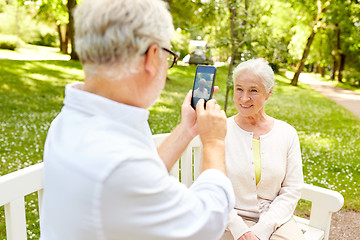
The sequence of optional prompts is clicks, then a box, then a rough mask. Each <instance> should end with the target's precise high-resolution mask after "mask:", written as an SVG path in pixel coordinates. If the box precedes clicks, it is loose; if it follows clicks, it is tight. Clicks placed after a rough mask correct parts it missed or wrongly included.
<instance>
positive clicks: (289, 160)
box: [226, 117, 303, 240]
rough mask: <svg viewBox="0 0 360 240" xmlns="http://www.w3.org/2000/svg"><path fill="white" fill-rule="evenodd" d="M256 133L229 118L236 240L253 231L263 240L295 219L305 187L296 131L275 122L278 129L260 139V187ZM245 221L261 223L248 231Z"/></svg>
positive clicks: (232, 223)
mask: <svg viewBox="0 0 360 240" xmlns="http://www.w3.org/2000/svg"><path fill="white" fill-rule="evenodd" d="M252 139H253V133H251V132H246V131H244V130H243V129H241V128H240V127H239V126H238V125H237V124H236V122H235V120H234V117H230V118H228V121H227V135H226V169H227V173H228V176H229V178H230V180H231V182H232V184H233V187H234V192H235V199H236V200H235V208H234V210H233V211H231V213H230V214H229V223H228V229H229V230H230V231H231V233H232V235H233V236H234V238H235V239H238V238H239V237H240V236H241V235H243V234H244V233H246V232H248V231H252V232H253V233H254V234H255V235H256V236H257V237H258V238H259V239H261V240H265V239H269V237H270V235H271V234H272V233H273V232H274V231H275V230H276V229H277V228H278V227H279V226H281V225H282V224H284V223H286V222H287V221H288V220H290V218H291V217H292V215H293V212H294V210H295V208H296V205H297V202H298V200H299V199H300V195H301V188H302V185H303V173H302V163H301V151H300V143H299V138H298V135H297V132H296V130H295V129H294V128H293V127H292V126H290V125H289V124H287V123H285V122H283V121H280V120H277V119H274V126H273V128H272V129H271V130H270V132H268V133H267V134H265V135H262V136H260V154H261V179H260V182H259V183H258V184H257V185H256V179H255V164H254V154H253V144H252ZM243 218H250V219H254V220H256V221H257V220H258V223H257V224H256V225H255V226H253V227H251V228H248V227H247V225H246V224H245V223H244V221H243Z"/></svg>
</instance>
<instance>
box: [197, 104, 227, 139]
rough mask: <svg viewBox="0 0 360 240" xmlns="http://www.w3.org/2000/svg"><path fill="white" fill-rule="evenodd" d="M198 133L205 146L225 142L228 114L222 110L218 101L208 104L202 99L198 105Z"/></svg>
mask: <svg viewBox="0 0 360 240" xmlns="http://www.w3.org/2000/svg"><path fill="white" fill-rule="evenodd" d="M196 113H197V114H196V115H197V125H198V132H199V134H200V138H201V141H202V143H203V144H206V143H207V142H213V141H224V140H225V136H226V114H225V112H224V111H223V110H221V109H220V106H219V105H218V104H217V103H216V100H214V99H211V100H209V101H207V103H206V109H205V108H204V100H203V99H200V100H199V102H198V103H197V105H196Z"/></svg>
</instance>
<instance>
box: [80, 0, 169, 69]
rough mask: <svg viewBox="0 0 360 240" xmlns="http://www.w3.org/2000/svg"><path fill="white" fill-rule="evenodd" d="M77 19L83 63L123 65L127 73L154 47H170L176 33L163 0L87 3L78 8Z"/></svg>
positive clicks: (94, 0) (92, 1)
mask: <svg viewBox="0 0 360 240" xmlns="http://www.w3.org/2000/svg"><path fill="white" fill-rule="evenodd" d="M74 20H75V45H76V52H77V54H78V55H79V58H80V61H81V62H82V64H83V65H87V64H89V65H104V66H106V65H112V64H114V63H120V64H121V66H122V68H123V70H124V71H125V70H130V71H131V70H134V69H133V68H134V67H135V63H137V61H138V59H139V57H140V56H141V55H142V54H144V53H145V52H146V51H147V49H148V47H149V46H150V45H151V44H158V45H159V46H161V47H167V46H169V45H170V39H171V36H172V34H173V32H174V27H173V22H172V18H171V15H170V12H169V10H168V6H167V4H166V3H165V2H163V1H162V0H85V1H84V2H83V3H81V4H80V5H79V6H77V8H76V9H75V12H74ZM93 70H94V69H93Z"/></svg>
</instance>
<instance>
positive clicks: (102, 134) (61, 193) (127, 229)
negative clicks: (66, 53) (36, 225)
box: [40, 83, 234, 240]
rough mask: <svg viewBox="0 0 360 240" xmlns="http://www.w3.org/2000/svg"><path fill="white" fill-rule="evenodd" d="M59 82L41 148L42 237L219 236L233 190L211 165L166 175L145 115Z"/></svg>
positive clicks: (53, 239)
mask: <svg viewBox="0 0 360 240" xmlns="http://www.w3.org/2000/svg"><path fill="white" fill-rule="evenodd" d="M78 84H80V83H77V84H69V85H67V86H66V92H65V100H64V104H65V106H64V107H63V109H62V111H61V113H60V114H59V115H58V116H57V118H56V119H55V120H54V121H53V123H52V124H51V127H50V129H49V133H48V136H47V139H46V143H45V150H44V163H45V167H44V198H43V206H42V209H41V216H40V224H41V239H42V240H57V239H59V240H65V239H66V240H72V239H74V240H82V239H83V240H95V239H102V240H105V239H106V240H108V239H109V240H110V239H124V240H136V239H141V240H144V239H149V240H150V239H153V240H162V239H194V240H201V239H206V240H208V239H214V240H215V239H219V238H220V236H221V235H222V233H223V231H224V230H225V227H226V221H227V216H228V212H229V211H230V210H231V209H232V208H233V204H234V195H233V190H232V185H231V182H230V180H229V179H228V178H227V177H226V176H225V175H224V174H223V173H222V172H220V171H218V170H214V169H211V170H207V171H204V172H203V173H202V174H201V175H200V176H199V178H198V179H197V180H196V181H195V183H194V184H193V185H192V186H191V187H190V189H188V188H186V187H185V186H184V185H183V184H181V183H179V182H178V181H177V179H175V178H174V177H171V176H169V174H168V172H167V169H166V167H165V165H164V163H163V162H162V160H161V159H160V157H159V155H158V153H157V149H156V147H155V145H154V142H153V140H152V135H151V131H150V128H149V126H148V123H147V119H148V115H149V112H148V110H145V109H140V108H136V107H131V106H127V105H124V104H120V103H118V102H114V101H111V100H109V99H107V98H103V97H101V96H98V95H95V94H91V93H89V92H85V91H81V90H79V89H77V87H76V86H77V85H78Z"/></svg>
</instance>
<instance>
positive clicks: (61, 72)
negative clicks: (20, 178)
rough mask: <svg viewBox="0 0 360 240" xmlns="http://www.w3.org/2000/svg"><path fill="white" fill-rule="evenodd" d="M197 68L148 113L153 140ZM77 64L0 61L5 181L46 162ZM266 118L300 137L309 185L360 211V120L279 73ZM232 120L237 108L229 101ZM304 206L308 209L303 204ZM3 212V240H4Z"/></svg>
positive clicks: (222, 72)
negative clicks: (50, 136)
mask: <svg viewBox="0 0 360 240" xmlns="http://www.w3.org/2000/svg"><path fill="white" fill-rule="evenodd" d="M194 74H195V67H194V66H176V67H174V68H173V69H171V70H169V79H168V80H167V83H166V86H165V89H164V91H163V93H162V94H161V96H160V98H159V100H158V102H157V103H156V104H155V105H154V106H153V107H152V108H151V109H150V119H149V123H150V126H151V129H152V131H153V133H154V134H157V133H166V132H170V131H171V130H172V129H173V128H174V126H175V125H176V124H178V123H179V121H180V108H181V104H182V101H183V99H184V97H185V95H186V93H187V92H188V90H189V89H191V87H192V83H193V79H194ZM82 79H83V73H82V70H81V65H80V64H79V62H74V61H20V60H4V59H3V60H0V143H1V147H0V161H1V162H0V175H4V174H6V173H10V172H13V171H16V170H18V169H20V168H24V167H26V166H29V165H32V164H36V163H38V162H41V161H42V153H43V145H44V141H45V137H46V133H47V130H48V128H49V126H50V123H51V121H52V119H53V118H54V117H55V116H56V115H57V114H58V113H59V111H60V110H61V107H62V100H63V97H64V86H65V85H66V84H67V83H69V82H73V81H82ZM226 79H227V68H226V67H221V68H218V71H217V76H216V84H217V85H218V86H219V87H220V90H219V92H218V93H216V94H215V96H214V98H215V99H217V101H218V102H219V103H220V105H222V106H223V105H224V98H225V97H224V96H225V90H226ZM276 79H277V85H276V87H275V89H274V92H273V95H272V96H271V97H270V99H269V101H268V102H267V105H266V112H267V113H268V114H269V115H270V116H273V117H275V118H278V119H281V120H284V121H286V122H288V123H289V124H291V125H292V126H294V127H295V128H296V129H297V131H298V133H299V137H300V142H301V147H302V154H303V164H304V167H303V169H304V176H305V182H307V183H311V184H314V185H318V186H322V187H326V188H330V189H333V190H336V191H339V192H341V193H342V194H343V196H344V197H345V208H346V209H348V210H350V209H353V210H357V211H359V210H360V199H359V198H358V196H359V195H360V186H359V185H360V172H359V169H360V143H359V139H360V122H359V119H357V118H356V117H355V116H354V115H353V114H351V113H350V112H348V111H347V110H346V109H344V108H343V107H341V106H339V105H337V104H335V103H333V102H332V101H330V100H328V99H326V98H325V97H323V96H322V95H320V94H319V93H317V92H314V91H313V90H311V89H310V88H309V87H307V86H306V85H304V84H301V83H300V84H299V86H298V87H293V86H290V85H289V84H288V83H289V82H290V80H289V79H287V78H286V77H284V76H281V75H277V76H276ZM229 100H230V101H229V103H230V105H229V106H228V111H227V114H228V116H231V115H234V114H235V113H236V110H235V108H234V106H233V104H232V102H233V99H232V97H230V99H229ZM26 200H27V208H28V209H29V211H28V213H27V215H28V224H29V229H28V236H29V238H30V236H32V238H34V239H36V238H38V234H39V233H38V222H37V219H38V211H37V209H36V207H35V206H36V201H37V200H36V196H35V195H31V196H29V197H27V199H26ZM305 205H306V204H305ZM3 219H4V213H3V210H2V209H1V211H0V239H5V238H6V237H5V230H4V225H5V223H4V220H3Z"/></svg>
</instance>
